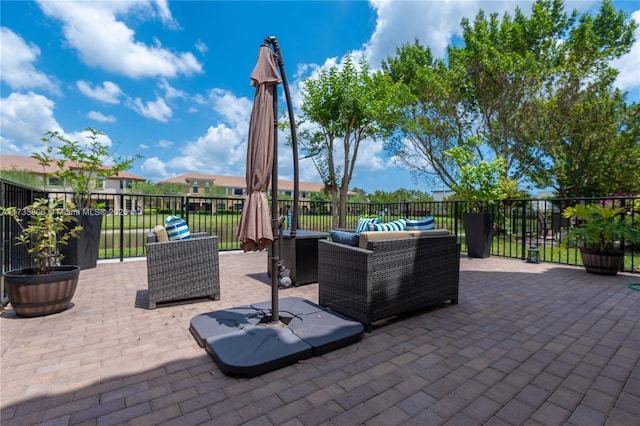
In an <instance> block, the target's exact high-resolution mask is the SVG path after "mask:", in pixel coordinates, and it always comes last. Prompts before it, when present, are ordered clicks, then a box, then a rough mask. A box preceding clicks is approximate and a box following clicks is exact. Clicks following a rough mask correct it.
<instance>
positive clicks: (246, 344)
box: [189, 36, 364, 376]
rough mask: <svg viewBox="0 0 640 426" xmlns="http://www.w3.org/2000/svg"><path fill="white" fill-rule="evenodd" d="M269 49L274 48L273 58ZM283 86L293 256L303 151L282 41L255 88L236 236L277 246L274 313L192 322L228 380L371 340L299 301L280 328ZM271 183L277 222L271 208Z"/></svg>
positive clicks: (249, 310)
mask: <svg viewBox="0 0 640 426" xmlns="http://www.w3.org/2000/svg"><path fill="white" fill-rule="evenodd" d="M270 45H271V46H273V52H272V51H271V48H270V47H269V46H270ZM276 64H277V66H278V69H276ZM278 70H279V71H280V77H279V76H278ZM280 78H282V86H283V88H284V94H285V97H286V100H287V109H288V113H289V125H290V127H291V149H292V153H293V180H294V185H293V187H294V195H293V209H292V218H291V225H290V226H291V231H290V236H291V244H290V248H291V250H292V252H293V253H295V236H296V228H297V217H298V201H299V200H298V144H297V136H296V131H295V130H296V129H295V121H294V115H293V108H292V104H291V94H290V93H289V86H288V84H287V76H286V73H285V71H284V62H283V60H282V54H281V52H280V47H279V46H278V42H277V40H276V38H275V37H273V36H269V37H267V38H266V39H265V40H264V43H263V45H262V46H260V51H259V54H258V61H257V63H256V66H255V68H254V70H253V72H252V73H251V82H252V83H251V84H252V85H254V86H255V87H256V93H255V98H254V104H253V110H252V112H251V122H250V123H249V136H248V139H247V172H246V178H247V196H246V201H245V205H244V208H243V209H242V216H241V217H240V223H239V225H238V229H237V235H238V238H239V240H240V246H241V247H242V249H243V250H245V251H253V250H261V249H263V248H265V247H268V246H269V245H270V244H273V247H272V249H271V253H272V254H271V256H270V264H271V312H270V313H269V309H268V305H267V303H255V304H252V305H245V306H238V307H235V308H231V309H224V310H219V311H215V312H210V313H206V314H201V315H198V316H196V317H194V318H193V319H192V320H191V325H190V327H189V330H190V331H191V333H192V334H193V335H194V337H196V340H198V342H199V344H201V346H204V347H205V348H206V350H207V352H208V353H209V354H210V355H211V357H212V358H213V359H214V360H215V361H216V363H217V364H218V365H219V366H220V369H221V370H222V371H223V372H224V373H225V374H234V375H246V376H255V375H258V374H262V373H264V372H267V371H272V370H274V369H276V368H280V367H283V366H285V365H289V364H291V363H293V362H297V361H299V360H303V359H307V358H309V357H311V356H313V355H314V354H323V353H325V352H327V351H328V350H333V349H335V348H338V347H341V346H345V345H348V344H351V343H354V342H356V341H359V340H360V339H361V338H362V334H363V333H364V328H363V326H362V324H360V323H359V322H355V321H353V320H349V319H347V318H345V317H342V316H339V315H338V314H334V313H332V312H329V310H328V309H325V308H322V307H321V306H319V305H316V304H314V303H312V302H310V301H308V300H304V299H300V298H287V299H285V302H284V303H285V306H286V311H287V313H288V316H287V317H286V319H285V318H282V321H280V320H281V318H280V314H279V312H278V310H279V309H278V304H279V302H278V283H279V277H278V275H279V274H278V270H279V268H278V263H279V262H280V244H279V242H280V240H281V239H282V232H280V228H281V226H282V218H279V217H278V162H277V160H276V159H277V158H278V157H277V145H278V144H277V133H276V130H277V122H276V120H275V118H276V111H277V104H276V99H277V96H276V87H277V84H278V83H279V82H280ZM270 181H271V218H270V217H269V211H268V210H269V208H268V202H267V190H268V188H269V182H270ZM289 260H290V261H292V262H295V257H293V260H291V256H290V259H289ZM293 264H295V263H293ZM283 266H284V264H283Z"/></svg>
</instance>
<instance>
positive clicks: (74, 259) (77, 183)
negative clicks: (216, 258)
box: [34, 127, 141, 269]
mask: <svg viewBox="0 0 640 426" xmlns="http://www.w3.org/2000/svg"><path fill="white" fill-rule="evenodd" d="M84 132H85V133H84V136H85V142H84V143H80V142H78V141H74V140H70V139H69V138H67V137H66V136H64V135H62V134H61V133H59V132H57V131H56V132H54V131H49V132H46V133H45V136H44V137H43V138H42V141H43V142H44V143H45V144H47V146H46V149H45V151H44V152H43V153H41V154H37V155H34V156H35V157H36V158H39V160H40V161H41V162H42V163H45V164H47V165H48V164H50V163H55V164H56V165H57V166H58V170H57V171H56V172H55V173H53V175H54V176H56V177H57V178H59V179H60V180H61V182H62V183H63V184H64V185H65V186H66V187H70V188H72V190H73V199H74V203H75V204H76V206H77V210H76V215H77V219H78V223H79V225H81V226H82V227H83V232H82V234H81V235H80V236H79V237H76V238H71V239H70V240H69V242H68V244H67V245H65V246H64V247H63V248H62V254H63V256H64V259H63V263H64V264H65V265H78V266H80V268H81V269H89V268H95V267H96V264H97V261H98V252H99V248H100V237H101V233H102V219H103V216H104V213H105V210H104V207H105V206H104V205H103V204H101V203H99V202H97V201H95V200H94V199H93V198H92V192H93V191H94V190H95V189H97V185H99V184H102V182H103V181H104V180H105V179H108V178H112V177H115V176H118V175H119V173H120V172H122V171H126V170H129V169H130V168H131V167H132V165H133V162H134V161H135V160H136V159H138V158H141V156H140V155H136V156H134V157H132V158H127V159H125V158H123V157H121V156H115V155H114V150H112V149H111V145H110V141H109V139H108V138H107V136H106V135H105V134H104V133H103V132H101V131H99V130H95V129H92V128H90V127H87V128H86V129H85V130H84ZM54 157H55V158H54Z"/></svg>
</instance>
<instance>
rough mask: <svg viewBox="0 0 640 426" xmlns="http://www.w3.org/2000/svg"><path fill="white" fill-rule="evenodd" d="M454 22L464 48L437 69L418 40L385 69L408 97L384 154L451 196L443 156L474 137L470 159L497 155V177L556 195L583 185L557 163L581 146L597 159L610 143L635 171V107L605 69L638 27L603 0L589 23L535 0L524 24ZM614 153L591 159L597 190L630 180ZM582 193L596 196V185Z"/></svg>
mask: <svg viewBox="0 0 640 426" xmlns="http://www.w3.org/2000/svg"><path fill="white" fill-rule="evenodd" d="M461 25H462V29H463V39H464V45H463V46H461V47H455V46H450V47H449V49H448V55H447V56H448V61H447V62H444V61H442V60H436V59H433V57H432V55H431V52H430V50H429V48H428V47H427V48H425V47H422V46H421V45H420V44H419V42H418V41H416V42H415V43H414V44H413V45H403V46H402V47H401V48H399V49H397V52H396V56H395V57H389V58H388V59H386V60H385V61H383V69H384V70H385V72H386V73H387V74H388V75H389V76H390V77H391V78H392V79H393V80H394V81H396V82H401V83H402V85H403V86H404V87H405V89H406V90H407V91H408V92H409V94H410V97H409V99H410V102H409V103H407V105H406V106H405V108H404V109H403V115H402V120H401V121H399V126H398V130H399V132H398V135H397V137H395V138H394V139H393V140H392V141H391V143H389V144H387V146H386V147H387V149H389V150H390V152H391V153H392V154H393V155H395V157H396V158H397V159H398V160H399V162H400V164H401V165H403V166H405V167H406V168H408V169H410V170H412V171H414V172H415V173H418V174H420V175H425V176H427V177H431V178H437V179H439V180H440V181H441V182H443V183H444V184H445V185H447V186H448V187H450V188H452V187H453V186H455V185H456V184H457V183H458V182H457V180H456V175H457V174H458V173H459V170H458V166H457V165H456V163H455V162H454V161H452V158H447V156H446V155H444V153H445V152H447V151H448V150H450V149H451V148H454V147H459V146H463V145H464V144H465V143H466V141H468V140H469V139H471V138H476V137H477V138H480V139H481V140H482V141H483V143H482V144H481V145H479V146H478V147H477V148H476V149H475V154H476V155H477V157H478V159H479V160H480V161H483V160H485V161H487V162H489V163H490V162H491V161H493V160H494V159H496V158H501V159H503V160H504V161H505V164H506V168H505V172H504V177H505V178H510V179H512V180H516V181H518V182H520V183H522V182H535V183H536V184H538V185H539V186H540V187H545V186H549V185H552V184H553V185H554V187H556V188H557V189H558V190H559V191H561V192H562V188H568V187H573V186H575V185H576V184H577V185H578V186H580V187H582V186H584V185H583V184H581V183H579V182H575V181H574V179H577V178H579V177H584V175H585V169H584V168H582V172H581V173H582V175H583V176H580V175H578V173H577V167H576V166H577V165H576V164H572V162H571V161H567V159H568V157H570V156H572V155H575V152H577V151H579V152H581V153H582V152H585V151H584V149H585V147H584V145H583V143H584V142H585V141H589V149H588V150H586V152H594V151H601V152H603V153H604V152H606V151H607V150H608V152H609V153H611V152H612V150H611V149H610V148H611V147H610V146H609V144H611V143H612V142H615V143H614V146H615V147H616V149H618V148H622V147H621V146H620V145H619V144H618V143H620V144H622V145H624V153H625V157H631V158H632V164H634V165H635V164H637V161H636V158H637V157H635V156H636V155H637V154H636V153H637V149H634V148H637V139H636V147H634V146H633V143H631V142H632V141H630V140H629V139H630V138H632V137H633V136H631V135H632V134H633V133H634V132H633V130H630V127H631V126H632V125H633V114H632V113H631V111H634V110H635V108H630V109H627V108H626V105H625V102H624V96H623V95H621V94H616V93H615V90H614V89H613V83H614V81H615V76H616V71H615V70H614V69H613V68H611V66H610V65H609V63H610V61H611V59H614V58H616V57H619V56H621V55H622V54H624V53H626V52H628V50H629V48H630V47H631V46H632V44H633V41H634V36H633V32H634V30H635V28H636V26H637V25H636V24H635V23H634V22H633V21H628V22H625V17H624V14H623V13H622V12H616V11H615V9H614V8H613V6H612V5H611V2H610V1H609V0H605V1H604V2H603V3H602V5H601V7H600V10H599V11H598V14H597V15H595V16H591V15H587V14H585V15H581V16H578V13H577V12H576V11H573V12H571V13H566V12H565V11H564V3H563V2H562V1H561V0H538V1H536V2H535V3H534V4H533V6H532V12H531V14H530V15H529V16H526V15H525V14H523V13H522V12H521V11H520V9H516V11H515V14H514V17H513V18H512V17H511V16H510V15H508V14H505V15H504V16H503V17H502V19H499V18H498V15H497V14H492V15H490V16H489V17H487V16H486V15H485V14H484V12H483V11H480V12H479V13H478V14H477V15H476V17H475V20H474V21H473V22H471V21H469V20H467V19H463V20H462V23H461ZM625 110H627V112H624V111H625ZM585 111H589V113H587V114H584V112H585ZM596 129H597V131H596ZM635 134H636V135H637V132H636V133H635ZM596 146H598V147H600V148H598V149H596V148H595V147H596ZM607 146H609V148H607ZM572 152H573V154H572ZM585 155H588V154H586V153H585ZM613 157H615V156H601V157H600V158H599V160H598V161H599V164H600V165H601V166H603V167H604V168H606V169H607V170H608V171H609V172H610V173H609V174H608V177H607V179H606V180H605V179H601V180H600V182H602V183H605V184H606V183H610V182H612V181H613V182H618V181H626V182H628V175H629V173H628V172H627V170H625V171H622V170H621V169H620V167H618V166H617V164H615V161H614V158H613ZM618 158H619V157H618ZM569 160H573V159H569ZM583 160H587V158H583ZM581 163H582V164H581V166H580V167H584V166H585V165H586V164H587V163H588V162H587V161H581ZM572 170H573V171H572ZM618 173H622V174H624V175H625V177H624V178H622V177H621V176H618V175H617V174H618ZM590 174H591V176H594V173H590ZM612 175H616V176H612ZM636 177H637V175H636ZM634 182H637V179H636V180H635V181H634ZM587 186H588V187H590V188H591V189H590V190H589V191H590V192H591V191H596V192H598V191H602V190H603V186H606V185H599V188H598V185H590V184H589V185H587ZM636 186H637V185H636ZM585 188H586V186H585ZM620 188H621V189H622V187H620ZM583 193H584V192H583ZM592 195H595V194H592Z"/></svg>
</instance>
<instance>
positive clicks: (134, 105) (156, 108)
mask: <svg viewBox="0 0 640 426" xmlns="http://www.w3.org/2000/svg"><path fill="white" fill-rule="evenodd" d="M126 105H127V106H128V107H129V108H131V109H132V110H134V111H135V112H137V113H138V114H140V115H142V116H143V117H146V118H151V119H153V120H157V121H160V122H162V123H166V122H167V121H169V118H171V116H172V115H173V112H172V111H171V108H169V106H168V105H167V103H166V102H165V101H164V99H162V98H157V100H156V101H149V102H147V103H146V104H145V103H143V102H142V100H141V99H140V98H135V99H129V100H127V102H126Z"/></svg>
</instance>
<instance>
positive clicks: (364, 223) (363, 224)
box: [356, 217, 380, 235]
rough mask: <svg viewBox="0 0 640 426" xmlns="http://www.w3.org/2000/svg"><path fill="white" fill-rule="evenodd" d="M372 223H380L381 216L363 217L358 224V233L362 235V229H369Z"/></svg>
mask: <svg viewBox="0 0 640 426" xmlns="http://www.w3.org/2000/svg"><path fill="white" fill-rule="evenodd" d="M372 223H380V218H379V217H361V218H360V219H359V220H358V225H357V226H356V234H358V235H360V232H362V231H368V230H369V225H370V224H372Z"/></svg>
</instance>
